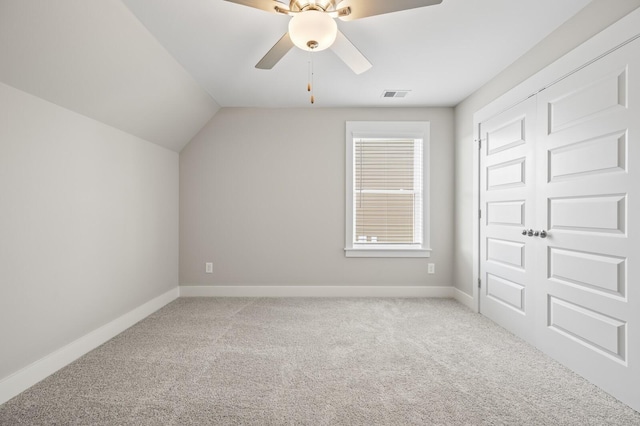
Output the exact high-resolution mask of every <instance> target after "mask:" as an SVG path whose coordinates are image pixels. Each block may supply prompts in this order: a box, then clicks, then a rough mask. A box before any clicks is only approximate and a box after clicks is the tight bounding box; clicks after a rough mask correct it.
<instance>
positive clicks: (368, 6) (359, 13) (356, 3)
mask: <svg viewBox="0 0 640 426" xmlns="http://www.w3.org/2000/svg"><path fill="white" fill-rule="evenodd" d="M440 3H442V0H387V1H371V0H343V1H341V2H340V3H338V5H337V6H336V7H337V8H340V9H342V8H345V7H349V8H350V9H351V13H350V14H349V15H346V16H341V17H340V19H342V20H343V21H353V20H354V19H360V18H366V17H368V16H375V15H382V14H385V13H392V12H399V11H401V10H407V9H415V8H418V7H425V6H433V5H434V4H440Z"/></svg>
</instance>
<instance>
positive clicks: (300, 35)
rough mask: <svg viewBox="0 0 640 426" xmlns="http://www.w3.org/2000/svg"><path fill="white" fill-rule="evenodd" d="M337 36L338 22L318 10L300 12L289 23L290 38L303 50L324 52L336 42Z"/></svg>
mask: <svg viewBox="0 0 640 426" xmlns="http://www.w3.org/2000/svg"><path fill="white" fill-rule="evenodd" d="M337 34H338V25H337V24H336V21H334V19H333V18H332V17H331V16H329V15H327V14H326V13H324V12H320V11H318V10H307V11H304V12H300V13H298V14H296V15H295V16H294V17H293V18H291V20H290V21H289V37H291V41H293V44H295V45H296V46H298V47H299V48H300V49H302V50H313V51H314V52H317V51H320V50H324V49H326V48H328V47H330V46H331V45H332V44H333V42H334V41H336V36H337ZM314 46H315V47H314Z"/></svg>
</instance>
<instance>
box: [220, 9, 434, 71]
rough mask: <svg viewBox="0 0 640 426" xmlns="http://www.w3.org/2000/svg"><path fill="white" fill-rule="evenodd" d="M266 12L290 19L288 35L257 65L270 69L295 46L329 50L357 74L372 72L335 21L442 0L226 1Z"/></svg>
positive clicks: (396, 10) (304, 48)
mask: <svg viewBox="0 0 640 426" xmlns="http://www.w3.org/2000/svg"><path fill="white" fill-rule="evenodd" d="M226 1H229V2H231V3H237V4H242V5H245V6H250V7H253V8H256V9H260V10H264V11H267V12H273V13H279V14H284V15H289V16H291V20H290V21H289V32H287V33H286V34H285V35H284V36H282V38H281V39H280V40H279V41H278V42H277V43H276V44H275V45H274V46H273V47H272V48H271V50H269V52H267V54H266V55H265V56H264V57H263V58H262V59H261V60H260V61H259V62H258V63H257V64H256V68H260V69H271V68H273V67H274V65H275V64H277V63H278V61H280V59H282V58H283V57H284V55H286V54H287V52H289V50H291V48H293V46H297V47H299V48H300V49H302V50H307V51H315V52H317V51H320V50H324V49H327V48H329V47H330V48H331V50H333V52H334V53H335V54H336V55H338V57H339V58H340V59H342V60H343V61H344V62H345V63H346V64H347V65H348V66H349V67H350V68H351V69H352V70H353V72H355V73H356V74H361V73H363V72H365V71H367V70H368V69H369V68H371V63H370V62H369V60H368V59H367V58H366V57H365V56H364V55H363V54H362V53H360V51H359V50H358V48H357V47H355V46H354V45H353V43H351V42H350V41H349V39H347V37H346V36H345V35H344V34H342V32H340V30H338V27H337V24H336V22H335V18H339V19H341V20H343V21H352V20H354V19H360V18H366V17H368V16H375V15H382V14H385V13H392V12H398V11H401V10H407V9H414V8H418V7H425V6H431V5H435V4H440V3H442V0H291V1H287V0H226Z"/></svg>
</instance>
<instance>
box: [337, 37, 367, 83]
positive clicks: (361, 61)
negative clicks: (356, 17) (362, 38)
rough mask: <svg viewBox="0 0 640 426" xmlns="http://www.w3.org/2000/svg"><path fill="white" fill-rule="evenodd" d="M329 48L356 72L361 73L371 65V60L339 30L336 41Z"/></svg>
mask: <svg viewBox="0 0 640 426" xmlns="http://www.w3.org/2000/svg"><path fill="white" fill-rule="evenodd" d="M331 50H333V52H334V53H335V54H336V55H338V57H339V58H340V59H342V60H343V61H344V63H345V64H347V65H348V66H349V68H351V69H352V70H353V72H355V73H356V74H362V73H363V72H365V71H367V70H368V69H369V68H371V67H372V65H371V62H369V60H368V59H367V58H365V56H364V55H363V54H362V53H361V52H360V51H359V50H358V48H357V47H355V46H354V45H353V43H351V41H349V39H348V38H347V36H345V35H344V34H342V32H340V31H338V35H337V37H336V41H335V42H334V43H333V44H332V45H331Z"/></svg>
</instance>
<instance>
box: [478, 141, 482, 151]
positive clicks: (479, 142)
mask: <svg viewBox="0 0 640 426" xmlns="http://www.w3.org/2000/svg"><path fill="white" fill-rule="evenodd" d="M478 149H482V139H478Z"/></svg>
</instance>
